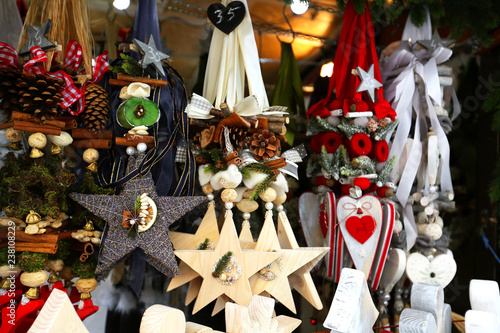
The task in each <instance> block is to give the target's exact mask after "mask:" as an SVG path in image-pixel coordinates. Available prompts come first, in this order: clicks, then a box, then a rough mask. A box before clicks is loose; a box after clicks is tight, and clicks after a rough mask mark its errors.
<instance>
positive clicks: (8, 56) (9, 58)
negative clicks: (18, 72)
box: [0, 42, 18, 67]
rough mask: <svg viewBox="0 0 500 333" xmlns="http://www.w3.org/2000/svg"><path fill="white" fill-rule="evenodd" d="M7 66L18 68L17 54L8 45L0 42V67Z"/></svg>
mask: <svg viewBox="0 0 500 333" xmlns="http://www.w3.org/2000/svg"><path fill="white" fill-rule="evenodd" d="M7 66H11V67H17V66H18V56H17V52H16V50H15V49H14V48H13V47H12V46H10V45H9V44H7V43H2V42H0V67H7Z"/></svg>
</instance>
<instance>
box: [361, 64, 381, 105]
mask: <svg viewBox="0 0 500 333" xmlns="http://www.w3.org/2000/svg"><path fill="white" fill-rule="evenodd" d="M356 70H357V71H358V74H359V76H360V78H361V83H360V84H359V86H358V89H357V90H356V91H357V92H362V91H366V92H367V93H368V95H369V96H370V99H371V100H372V102H375V89H377V88H380V87H382V83H380V82H378V81H377V80H375V77H374V67H373V64H372V65H371V66H370V68H369V69H368V73H367V72H365V71H364V70H363V69H362V68H361V67H359V66H358V67H357V68H356Z"/></svg>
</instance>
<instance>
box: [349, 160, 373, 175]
mask: <svg viewBox="0 0 500 333" xmlns="http://www.w3.org/2000/svg"><path fill="white" fill-rule="evenodd" d="M352 165H353V166H354V167H355V168H358V169H364V170H366V172H367V173H369V174H370V173H377V168H376V166H375V162H374V161H373V160H371V159H370V158H369V157H368V156H359V157H356V158H354V159H353V160H352Z"/></svg>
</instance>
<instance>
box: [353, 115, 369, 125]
mask: <svg viewBox="0 0 500 333" xmlns="http://www.w3.org/2000/svg"><path fill="white" fill-rule="evenodd" d="M354 125H356V126H361V127H366V126H367V125H368V117H357V118H354Z"/></svg>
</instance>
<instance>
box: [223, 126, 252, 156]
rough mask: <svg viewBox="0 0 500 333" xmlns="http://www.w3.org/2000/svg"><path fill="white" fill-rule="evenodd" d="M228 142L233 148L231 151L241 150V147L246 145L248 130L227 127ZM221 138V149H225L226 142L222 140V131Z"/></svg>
mask: <svg viewBox="0 0 500 333" xmlns="http://www.w3.org/2000/svg"><path fill="white" fill-rule="evenodd" d="M228 131H229V140H230V141H231V144H232V146H233V149H236V150H241V149H243V145H244V144H245V143H248V139H249V137H248V130H247V129H246V128H242V127H229V128H228ZM220 135H221V138H220V140H219V142H220V144H221V147H222V149H226V140H225V138H224V131H221V134H220Z"/></svg>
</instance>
